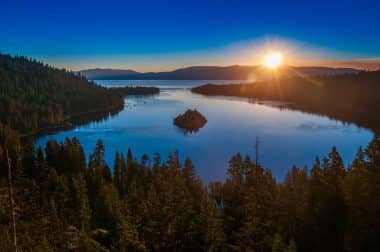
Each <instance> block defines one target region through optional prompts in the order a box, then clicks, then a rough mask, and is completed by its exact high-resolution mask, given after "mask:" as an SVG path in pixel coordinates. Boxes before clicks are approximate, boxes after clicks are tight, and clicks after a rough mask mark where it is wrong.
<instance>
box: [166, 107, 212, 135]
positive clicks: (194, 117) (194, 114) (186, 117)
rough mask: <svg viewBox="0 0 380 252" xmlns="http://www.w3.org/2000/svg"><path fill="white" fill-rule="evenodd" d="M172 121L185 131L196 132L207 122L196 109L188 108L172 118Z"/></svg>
mask: <svg viewBox="0 0 380 252" xmlns="http://www.w3.org/2000/svg"><path fill="white" fill-rule="evenodd" d="M173 123H174V124H175V125H176V126H178V127H180V128H181V129H183V130H185V131H187V132H196V131H198V130H199V129H200V128H202V127H203V126H204V125H205V124H206V123H207V119H206V117H204V116H203V115H202V114H201V113H199V112H198V111H197V110H196V109H194V110H191V109H188V110H187V111H186V112H185V113H183V114H182V115H179V116H177V117H176V118H174V121H173Z"/></svg>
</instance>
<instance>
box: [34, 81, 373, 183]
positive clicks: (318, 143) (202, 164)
mask: <svg viewBox="0 0 380 252" xmlns="http://www.w3.org/2000/svg"><path fill="white" fill-rule="evenodd" d="M210 82H214V83H215V82H217V83H230V82H232V81H129V80H128V81H120V80H118V81H98V83H100V84H102V85H110V86H123V85H145V86H151V85H154V86H159V87H160V88H162V90H161V93H160V94H159V95H155V96H148V97H126V99H125V108H124V110H123V111H121V112H120V113H119V114H117V115H116V116H114V117H112V118H109V119H107V120H104V121H102V122H93V123H89V124H88V125H85V126H80V127H77V128H75V129H72V130H69V131H61V132H58V133H55V134H53V135H46V136H42V137H40V138H39V139H38V140H37V143H36V144H37V145H42V146H44V145H45V143H46V142H47V141H48V140H49V139H52V138H53V139H56V140H59V141H63V140H64V139H65V138H66V137H74V136H75V137H77V138H79V139H80V142H81V143H82V145H83V147H84V150H85V152H86V155H89V154H90V153H91V151H92V150H93V148H94V146H95V143H96V141H97V139H102V140H103V141H104V143H105V146H106V160H107V162H108V163H109V164H110V165H112V164H113V158H114V153H115V152H116V151H121V152H124V153H126V152H127V150H128V148H131V149H132V151H133V154H134V155H135V156H137V157H138V158H140V157H141V155H143V154H144V153H146V154H148V155H149V156H150V157H152V156H153V154H154V153H156V152H158V153H160V154H161V156H162V157H163V158H164V159H165V158H166V157H167V156H168V155H169V153H171V152H173V151H175V150H178V151H179V154H180V156H181V158H184V157H186V156H188V157H190V158H191V159H192V160H193V162H194V164H195V166H196V168H197V171H198V174H199V175H200V177H201V178H202V179H204V180H205V181H211V180H216V179H224V178H225V175H226V169H227V167H228V161H229V159H230V158H231V157H232V155H234V154H236V153H237V152H240V153H242V154H244V155H245V154H250V155H252V156H253V153H254V142H255V138H256V137H259V140H260V155H259V160H260V163H261V164H263V165H264V166H265V167H267V168H269V169H271V170H272V172H273V174H274V176H275V177H276V178H277V179H279V180H282V179H283V178H284V175H285V174H286V172H287V170H289V168H291V166H292V165H293V164H296V165H297V166H301V167H303V166H305V165H308V166H310V165H311V164H312V163H313V161H314V159H315V157H316V156H317V155H320V156H322V155H326V154H327V153H328V152H329V151H330V150H331V147H332V146H336V147H337V148H338V151H339V152H340V154H341V155H342V157H343V159H344V161H345V163H346V164H348V163H349V162H351V161H352V159H353V157H354V155H355V153H356V151H357V149H358V147H359V146H360V145H362V146H363V147H364V146H366V145H367V143H368V142H369V141H370V140H371V138H372V136H373V134H372V133H371V131H369V130H366V129H363V128H358V127H357V126H355V125H352V124H350V125H347V124H343V123H341V122H339V121H334V120H330V119H328V118H327V117H322V116H316V115H310V114H305V113H302V112H295V111H284V110H280V109H278V108H275V107H271V106H266V105H259V104H252V103H249V102H248V99H245V98H229V97H205V96H202V95H197V94H192V93H191V92H190V90H189V89H188V88H189V87H191V86H197V85H200V84H205V83H210ZM239 82H241V81H239ZM188 108H191V109H193V108H196V109H197V110H199V111H200V112H201V113H202V114H204V115H205V116H206V118H207V120H208V122H207V124H206V125H205V127H203V128H202V129H201V130H200V131H199V132H197V133H193V134H184V133H183V132H182V131H181V130H180V129H178V128H177V127H176V126H174V125H173V123H172V122H173V118H174V117H176V116H177V115H178V114H180V113H183V112H184V111H185V110H186V109H188Z"/></svg>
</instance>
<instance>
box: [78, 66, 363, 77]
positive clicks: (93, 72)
mask: <svg viewBox="0 0 380 252" xmlns="http://www.w3.org/2000/svg"><path fill="white" fill-rule="evenodd" d="M79 72H80V74H81V75H84V76H85V77H86V78H88V79H98V80H250V79H251V80H255V79H266V78H271V76H273V72H272V71H271V70H268V69H265V68H263V67H261V66H240V65H234V66H191V67H186V68H180V69H176V70H173V71H168V72H145V73H140V72H136V71H133V70H129V69H128V70H121V69H100V68H97V69H87V70H81V71H79ZM358 72H360V70H357V69H354V68H332V67H306V66H305V67H292V66H283V67H281V68H279V69H278V70H277V74H279V75H281V76H289V77H292V76H296V75H340V74H352V73H358Z"/></svg>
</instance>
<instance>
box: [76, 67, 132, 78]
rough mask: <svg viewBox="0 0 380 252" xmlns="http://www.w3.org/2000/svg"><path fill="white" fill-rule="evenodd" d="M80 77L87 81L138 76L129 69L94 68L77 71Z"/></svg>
mask: <svg viewBox="0 0 380 252" xmlns="http://www.w3.org/2000/svg"><path fill="white" fill-rule="evenodd" d="M79 72H80V74H81V75H83V76H85V77H86V78H87V79H90V80H91V79H104V78H106V79H107V78H115V77H116V78H117V77H119V76H126V75H130V74H139V72H136V71H134V70H130V69H111V68H94V69H86V70H80V71H79Z"/></svg>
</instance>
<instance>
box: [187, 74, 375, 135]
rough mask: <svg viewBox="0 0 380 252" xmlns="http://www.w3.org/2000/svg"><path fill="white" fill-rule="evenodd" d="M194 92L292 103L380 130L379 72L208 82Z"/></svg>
mask: <svg viewBox="0 0 380 252" xmlns="http://www.w3.org/2000/svg"><path fill="white" fill-rule="evenodd" d="M192 92H194V93H199V94H204V95H224V96H239V97H250V98H251V97H252V98H257V99H263V100H265V99H266V100H279V101H286V102H293V103H294V105H293V106H292V108H294V109H297V110H301V111H304V112H308V113H315V114H320V115H326V116H329V117H330V118H333V119H337V120H341V121H345V122H348V123H356V124H357V125H359V126H362V127H367V128H370V129H372V130H374V131H375V132H378V133H379V132H380V117H379V116H378V115H379V114H380V106H379V105H380V71H375V72H360V73H357V74H355V73H354V74H344V75H332V76H331V75H329V76H305V77H288V78H287V77H279V78H276V77H275V76H273V78H272V80H271V81H263V82H256V83H251V84H229V85H213V84H207V85H203V86H199V87H195V88H193V89H192Z"/></svg>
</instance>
